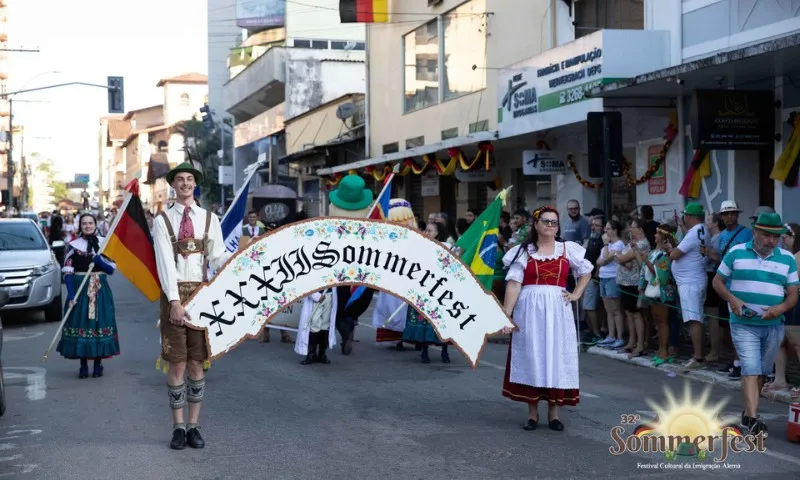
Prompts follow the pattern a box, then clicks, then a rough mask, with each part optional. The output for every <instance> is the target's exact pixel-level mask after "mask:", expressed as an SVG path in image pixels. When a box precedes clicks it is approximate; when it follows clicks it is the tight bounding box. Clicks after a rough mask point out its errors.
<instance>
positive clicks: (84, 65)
mask: <svg viewBox="0 0 800 480" xmlns="http://www.w3.org/2000/svg"><path fill="white" fill-rule="evenodd" d="M7 4H8V7H7V8H8V43H7V48H11V49H13V48H25V49H39V50H40V52H39V53H21V52H9V53H8V56H9V79H8V83H9V85H8V91H9V93H11V92H14V91H17V90H23V89H28V88H37V87H43V86H48V85H54V84H59V83H67V82H86V83H94V84H100V85H105V84H106V81H107V77H108V76H109V75H111V76H122V77H124V81H125V110H126V111H130V110H134V109H137V108H143V107H148V106H152V105H159V104H161V103H163V97H162V91H161V89H160V88H157V87H156V84H157V83H158V81H159V79H161V78H168V77H173V76H177V75H180V74H183V73H188V72H199V73H204V74H207V73H208V36H207V33H206V32H207V30H208V25H207V23H208V22H207V18H208V14H207V6H206V5H207V3H206V0H137V1H135V2H131V1H123V0H73V1H64V0H9V1H8V2H7ZM53 72H59V73H53ZM13 100H14V102H13V114H14V125H15V126H16V125H24V127H25V134H24V135H25V138H24V150H25V154H26V155H28V156H29V155H30V154H31V153H34V152H38V153H40V154H41V155H43V156H45V157H49V158H52V159H53V161H54V163H55V166H56V170H58V172H59V174H60V178H59V179H63V180H64V181H72V180H73V178H74V175H75V174H76V173H88V174H90V176H91V180H90V181H91V182H92V183H94V182H95V181H97V179H98V163H99V138H98V129H99V119H100V117H103V116H105V115H108V96H107V93H106V90H105V89H100V88H94V87H86V86H69V87H61V88H55V89H51V90H43V91H38V92H30V93H23V94H19V95H15V96H14V97H13ZM15 144H16V145H18V147H17V148H20V147H19V144H20V143H19V139H15Z"/></svg>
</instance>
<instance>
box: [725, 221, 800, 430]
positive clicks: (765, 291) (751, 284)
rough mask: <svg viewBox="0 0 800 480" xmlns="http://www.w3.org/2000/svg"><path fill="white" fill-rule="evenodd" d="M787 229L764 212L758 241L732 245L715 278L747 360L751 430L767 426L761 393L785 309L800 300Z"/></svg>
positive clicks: (745, 419)
mask: <svg viewBox="0 0 800 480" xmlns="http://www.w3.org/2000/svg"><path fill="white" fill-rule="evenodd" d="M784 233H786V227H784V225H783V222H782V221H781V217H780V215H778V214H777V213H762V214H761V215H759V216H758V218H757V219H756V221H755V222H754V224H753V240H751V241H749V242H747V243H741V244H739V245H736V246H734V247H732V248H731V249H730V250H728V253H727V254H726V255H725V257H724V258H723V259H722V263H721V264H720V266H719V269H718V270H717V275H716V276H715V277H714V281H713V286H714V290H716V291H717V293H718V294H719V296H720V298H722V300H724V301H726V302H728V303H729V304H730V312H731V317H730V325H731V338H732V339H733V343H734V345H735V346H736V351H737V352H738V353H739V359H740V361H741V364H742V397H743V399H744V404H745V411H744V412H743V413H742V426H743V427H744V428H745V429H747V430H748V431H749V432H750V433H751V434H757V433H760V432H765V433H766V431H767V426H766V425H765V424H764V421H763V420H762V419H761V417H760V416H759V415H758V399H759V393H760V392H761V388H763V386H764V379H765V377H766V376H767V375H771V374H772V366H773V364H774V363H775V356H776V354H777V353H778V348H779V347H780V344H781V342H782V341H783V322H784V313H785V312H786V311H788V310H790V309H792V307H794V306H795V304H796V303H797V286H798V276H797V262H796V261H795V258H794V255H792V254H791V253H790V252H788V251H786V250H784V249H782V248H780V247H778V242H779V241H780V238H781V235H782V234H784ZM727 280H730V288H728V287H726V285H725V283H726V281H727Z"/></svg>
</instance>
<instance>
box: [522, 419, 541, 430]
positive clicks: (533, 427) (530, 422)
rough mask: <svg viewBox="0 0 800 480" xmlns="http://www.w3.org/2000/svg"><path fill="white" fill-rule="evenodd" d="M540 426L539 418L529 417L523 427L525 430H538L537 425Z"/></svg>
mask: <svg viewBox="0 0 800 480" xmlns="http://www.w3.org/2000/svg"><path fill="white" fill-rule="evenodd" d="M538 426H539V420H534V419H532V418H529V419H528V421H527V423H525V426H524V427H522V429H523V430H528V431H530V430H536V427H538Z"/></svg>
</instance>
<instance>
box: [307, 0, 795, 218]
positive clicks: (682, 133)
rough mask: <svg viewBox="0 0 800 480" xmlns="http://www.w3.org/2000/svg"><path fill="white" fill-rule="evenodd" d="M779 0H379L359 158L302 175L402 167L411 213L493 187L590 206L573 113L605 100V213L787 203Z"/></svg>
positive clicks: (791, 199)
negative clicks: (383, 7)
mask: <svg viewBox="0 0 800 480" xmlns="http://www.w3.org/2000/svg"><path fill="white" fill-rule="evenodd" d="M794 3H796V2H774V1H766V0H763V1H762V0H752V1H740V0H704V1H696V0H692V1H681V0H627V1H626V0H620V1H616V2H603V1H600V0H597V1H594V0H581V1H570V0H557V1H540V2H530V1H519V2H516V1H514V0H508V1H493V0H471V1H463V0H452V1H447V0H445V1H442V2H437V3H436V4H435V5H432V6H429V5H428V4H429V2H427V1H426V0H405V1H400V0H398V1H394V2H391V5H390V18H389V23H388V24H370V25H368V29H367V31H368V35H367V39H368V45H369V49H368V72H369V73H368V85H367V103H368V117H367V125H366V130H367V154H366V155H365V159H362V160H359V161H354V162H350V163H347V164H342V165H339V166H336V167H332V168H331V167H328V168H321V169H319V170H318V171H317V173H318V174H320V175H323V176H325V177H326V178H327V181H328V182H335V181H336V179H337V177H340V176H341V175H343V174H346V173H347V172H348V171H356V172H358V173H359V174H362V175H365V176H375V175H376V172H378V173H381V172H384V171H386V169H387V168H390V167H391V166H392V165H394V164H397V163H401V165H402V167H403V168H401V172H402V173H401V175H402V176H401V178H400V182H399V183H398V194H399V195H402V196H405V197H406V198H408V199H409V200H411V202H412V204H414V206H415V208H416V209H417V213H418V214H419V215H421V216H425V215H427V214H429V213H432V212H446V213H448V214H450V215H451V216H453V215H456V216H462V215H463V213H464V212H465V210H466V209H467V208H477V209H481V208H482V207H483V206H484V205H485V204H486V203H487V201H488V200H490V199H491V198H493V196H494V195H495V194H496V192H497V189H498V188H500V187H505V186H510V185H514V186H515V189H514V190H513V191H512V192H513V193H512V197H513V198H512V203H511V205H510V206H509V207H508V208H509V209H512V210H513V209H516V208H525V209H527V210H532V209H533V208H536V207H538V206H541V205H543V204H546V203H553V204H556V205H557V206H558V207H559V208H561V209H563V208H564V207H565V205H566V203H567V201H568V200H571V199H577V200H579V201H580V202H581V203H582V206H583V210H584V211H589V210H591V209H592V208H594V207H600V208H603V207H604V205H603V203H604V202H603V196H604V195H603V193H604V189H603V188H602V186H601V183H602V166H603V160H602V152H601V151H600V150H602V149H601V148H600V149H599V150H598V147H594V148H592V147H590V144H591V145H595V143H593V142H595V141H596V139H597V137H596V136H594V135H592V136H590V135H589V133H590V129H591V128H593V125H594V124H591V125H590V124H589V123H587V119H588V118H589V116H590V114H596V113H601V112H618V113H619V114H620V115H621V125H620V126H619V131H620V132H621V137H622V149H621V152H620V153H621V154H620V155H619V158H616V159H614V161H615V164H616V168H617V169H618V170H617V171H616V173H615V177H614V178H613V179H612V184H611V187H610V190H611V192H612V206H611V208H612V213H614V214H617V215H618V216H620V217H621V218H624V217H626V216H627V215H628V214H629V213H630V212H631V211H632V210H633V209H635V208H636V207H637V206H641V205H652V206H653V207H654V209H655V211H656V216H657V219H663V218H671V217H672V216H673V214H674V212H675V211H676V210H677V211H680V210H681V209H682V207H683V205H684V204H685V203H686V202H687V201H688V200H699V201H701V202H703V203H704V204H705V205H706V208H707V209H708V210H709V211H715V210H717V209H718V208H719V205H720V203H721V202H722V201H723V200H726V199H735V200H737V201H738V202H739V204H740V205H741V206H742V208H743V209H744V210H745V211H746V212H752V211H753V210H754V209H755V207H756V206H758V205H768V206H773V207H774V208H775V209H776V210H777V211H778V212H782V211H787V207H788V206H789V205H791V204H794V203H797V200H800V192H799V191H798V189H797V188H795V187H790V186H787V184H791V182H793V181H795V180H796V179H795V178H792V174H791V173H790V174H789V179H788V180H786V181H784V178H786V176H787V175H786V174H785V173H786V172H785V171H784V172H783V174H781V172H780V171H778V170H780V169H779V168H777V167H775V164H776V162H777V161H779V160H781V158H782V157H781V154H782V153H783V152H784V150H785V149H786V148H787V144H788V143H787V142H789V139H790V134H791V133H792V131H793V130H792V126H790V125H789V123H788V122H789V121H790V119H793V118H794V116H793V114H794V113H795V111H796V110H798V104H800V91H798V89H797V87H795V85H794V84H795V83H796V82H793V81H792V79H793V75H794V73H793V72H794V70H795V69H796V68H797V67H795V65H794V62H792V61H791V60H790V59H791V58H794V57H793V56H792V55H794V54H796V53H797V52H798V51H800V50H799V48H800V43H798V42H800V34H798V32H800V18H798V17H799V16H800V5H794ZM411 12H413V13H414V15H413V18H412V17H411V16H409V15H408V13H411ZM423 12H429V13H430V15H429V16H427V17H426V16H424V15H422V13H423ZM403 13H406V15H405V16H404V15H403ZM531 19H536V22H532V21H531ZM719 19H723V21H720V20H719ZM534 24H536V25H534ZM476 52H482V53H476ZM723 111H724V112H725V114H724V115H723V114H720V113H719V112H723ZM715 112H716V113H715ZM715 115H716V117H715ZM726 122H727V123H726ZM725 124H730V125H732V126H730V127H729V128H728V129H727V130H724V129H723V130H724V131H723V132H722V133H721V131H720V127H719V125H725ZM736 124H747V125H748V126H749V128H750V130H749V131H748V130H747V129H743V128H740V127H736ZM734 127H735V128H734ZM715 128H716V130H715ZM725 134H727V135H728V136H729V137H730V139H729V140H727V143H724V142H722V141H721V140H719V138H721V137H720V135H723V137H724V136H725ZM715 138H716V140H715ZM795 138H796V139H797V138H800V137H798V136H795ZM482 151H485V152H486V153H485V154H483V155H481V152H482ZM487 157H488V160H486V159H487ZM785 157H786V155H784V158H783V161H784V163H785V162H786V161H787V160H786V158H785ZM693 160H694V163H693ZM791 160H793V159H791ZM779 165H782V164H779ZM787 169H788V167H785V168H784V170H787ZM795 171H796V170H795ZM794 176H795V177H796V174H794ZM748 215H749V213H748ZM790 220H791V219H790Z"/></svg>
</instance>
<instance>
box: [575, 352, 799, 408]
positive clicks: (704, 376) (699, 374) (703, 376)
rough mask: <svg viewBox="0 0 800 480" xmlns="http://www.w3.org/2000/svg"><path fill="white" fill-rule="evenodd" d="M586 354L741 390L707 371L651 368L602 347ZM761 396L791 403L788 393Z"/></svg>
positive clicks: (646, 362)
mask: <svg viewBox="0 0 800 480" xmlns="http://www.w3.org/2000/svg"><path fill="white" fill-rule="evenodd" d="M586 352H587V353H590V354H592V355H598V356H601V357H606V358H612V359H614V360H618V361H621V362H625V363H630V364H632V365H637V366H639V367H645V368H650V369H653V370H659V371H661V372H665V373H674V374H675V375H680V376H681V377H687V378H693V379H695V380H699V381H701V382H704V383H713V384H715V385H720V386H723V387H726V388H730V389H731V390H741V389H742V385H741V381H740V380H728V378H727V376H726V375H723V374H720V373H717V372H712V371H709V370H692V371H688V372H686V371H684V370H683V368H681V366H680V365H676V364H666V363H665V364H662V365H659V366H657V367H656V366H653V365H652V363H651V362H650V358H649V357H635V358H628V357H627V354H623V353H617V352H616V351H614V350H608V349H605V348H602V347H596V346H595V347H589V348H588V349H587V350H586ZM761 396H762V397H764V398H766V399H769V400H773V401H776V402H781V403H785V404H791V403H792V394H791V392H789V391H778V392H766V393H764V392H762V393H761Z"/></svg>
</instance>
